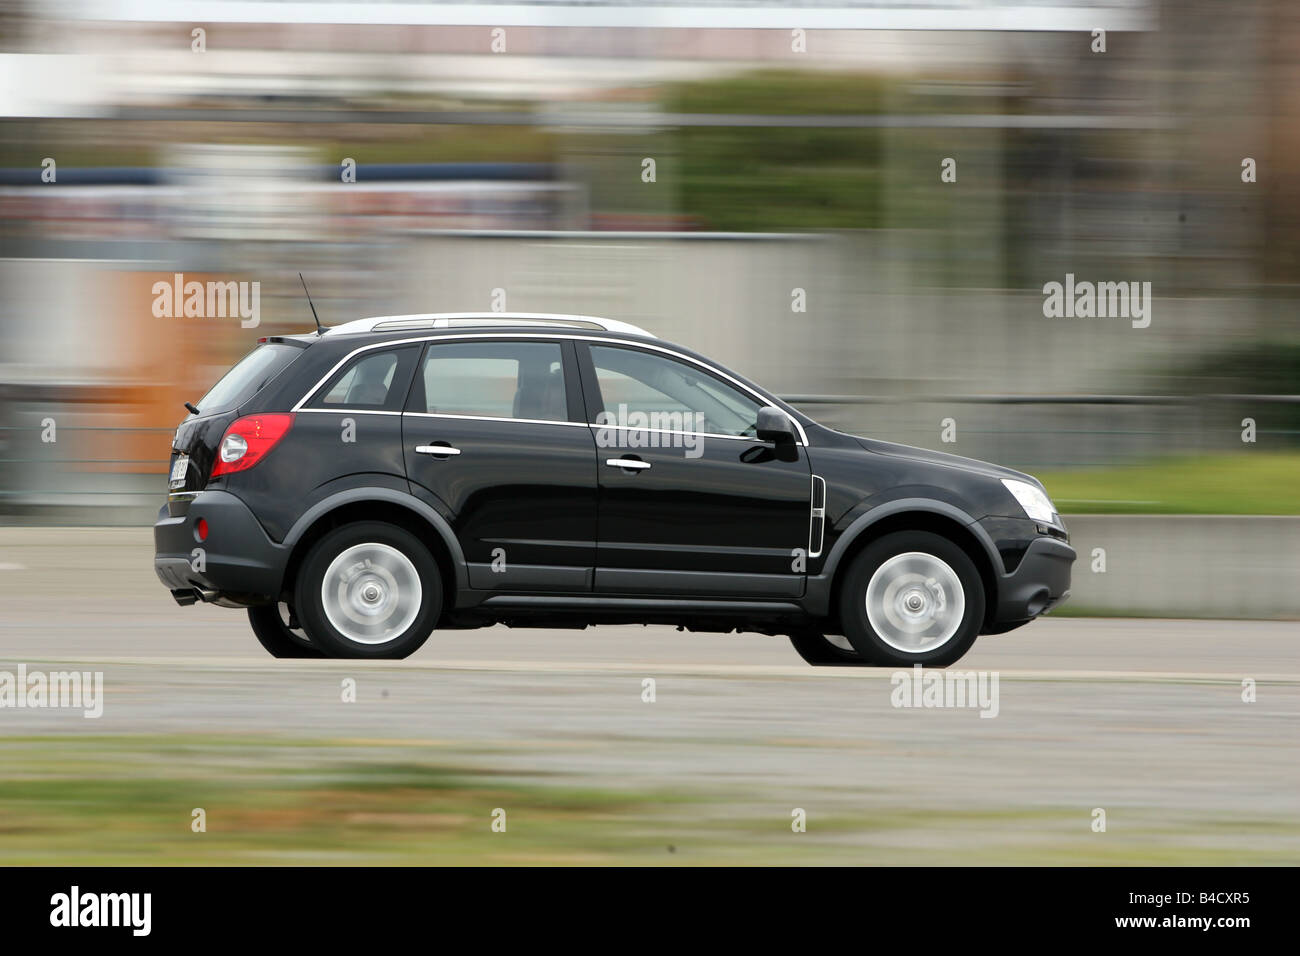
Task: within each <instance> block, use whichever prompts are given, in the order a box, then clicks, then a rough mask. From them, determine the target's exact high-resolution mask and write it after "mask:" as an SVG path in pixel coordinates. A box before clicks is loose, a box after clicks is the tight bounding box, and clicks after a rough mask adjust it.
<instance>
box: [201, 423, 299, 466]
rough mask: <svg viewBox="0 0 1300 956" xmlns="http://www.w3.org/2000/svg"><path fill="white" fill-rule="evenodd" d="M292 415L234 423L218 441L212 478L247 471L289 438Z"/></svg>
mask: <svg viewBox="0 0 1300 956" xmlns="http://www.w3.org/2000/svg"><path fill="white" fill-rule="evenodd" d="M292 427H293V415H292V414H287V415H286V414H280V413H274V414H269V415H248V416H245V417H244V418H240V419H238V420H237V421H235V422H234V423H233V424H232V425H231V426H230V427H229V428H227V429H226V433H225V435H223V436H222V437H221V445H220V446H219V447H218V448H217V462H216V464H215V465H213V466H212V475H211V477H213V478H216V477H217V476H218V475H229V474H232V473H233V472H236V471H247V470H248V469H249V468H252V467H253V466H254V465H256V464H257V463H258V462H259V461H261V460H262V459H263V458H265V457H266V456H267V454H268V453H269V452H270V451H271V449H272V448H274V447H275V446H276V444H277V443H278V442H279V441H280V439H281V438H283V437H284V436H285V435H287V434H289V429H290V428H292Z"/></svg>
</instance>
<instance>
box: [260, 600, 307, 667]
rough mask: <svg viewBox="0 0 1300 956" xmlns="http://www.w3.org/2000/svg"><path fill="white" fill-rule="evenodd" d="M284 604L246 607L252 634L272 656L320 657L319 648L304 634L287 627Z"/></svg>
mask: <svg viewBox="0 0 1300 956" xmlns="http://www.w3.org/2000/svg"><path fill="white" fill-rule="evenodd" d="M287 609H288V608H287V606H286V605H284V604H282V603H281V604H263V605H259V606H258V607H250V608H249V609H248V623H249V624H251V625H252V626H253V634H254V635H255V636H256V637H257V640H258V643H260V644H261V645H262V646H263V647H264V648H266V650H267V652H268V653H269V654H270V655H271V656H272V657H283V658H291V657H322V656H323V655H322V654H321V650H320V648H319V647H316V646H315V645H314V644H312V643H311V641H309V640H307V636H306V634H303V633H301V632H299V631H295V630H294V629H293V628H291V627H289V622H288V620H287V619H286V614H285V612H286V611H287Z"/></svg>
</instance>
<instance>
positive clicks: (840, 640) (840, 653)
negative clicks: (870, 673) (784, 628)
mask: <svg viewBox="0 0 1300 956" xmlns="http://www.w3.org/2000/svg"><path fill="white" fill-rule="evenodd" d="M790 643H791V644H793V645H794V649H795V650H796V651H797V652H798V653H799V656H800V657H802V658H803V659H804V660H805V661H807V662H808V663H809V664H812V665H813V666H814V667H864V666H866V665H867V663H868V662H867V661H864V660H863V659H862V655H861V654H859V653H858V652H857V651H855V650H854V649H853V645H852V644H850V643H849V640H848V638H846V637H844V636H843V635H841V634H822V633H821V632H820V631H797V632H795V633H794V634H791V635H790Z"/></svg>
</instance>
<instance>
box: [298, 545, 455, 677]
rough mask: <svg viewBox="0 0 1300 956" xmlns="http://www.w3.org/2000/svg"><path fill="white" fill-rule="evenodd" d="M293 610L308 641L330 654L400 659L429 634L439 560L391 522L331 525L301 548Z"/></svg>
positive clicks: (438, 590) (438, 607)
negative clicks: (304, 554) (306, 550)
mask: <svg viewBox="0 0 1300 956" xmlns="http://www.w3.org/2000/svg"><path fill="white" fill-rule="evenodd" d="M296 600H297V603H296V609H297V612H298V618H299V620H300V621H301V622H302V625H303V629H304V630H305V631H306V632H307V636H308V637H309V638H310V639H311V642H312V643H313V644H316V645H318V646H320V648H321V649H322V650H323V651H324V652H325V653H326V655H328V656H330V657H359V658H401V657H406V656H407V655H408V654H411V653H412V652H413V651H415V650H416V649H417V648H418V647H419V646H420V645H421V644H423V643H424V642H425V640H427V639H428V637H429V634H430V632H431V631H432V630H433V626H434V624H435V623H437V620H438V615H439V614H440V613H441V611H442V579H441V577H440V576H439V574H438V566H437V564H436V563H435V562H434V559H433V556H432V555H431V554H430V553H429V549H428V548H426V547H425V546H424V545H423V544H422V543H421V542H420V540H419V539H418V538H417V537H415V535H413V534H411V533H410V532H409V531H406V530H405V529H403V528H399V527H397V526H396V525H391V524H387V523H385V522H379V521H358V522H356V523H354V524H349V525H344V526H343V527H341V528H336V529H334V530H333V531H331V532H329V533H328V534H326V535H325V536H324V537H323V538H321V539H320V541H318V542H317V543H316V544H315V545H314V546H313V547H312V549H311V551H310V552H309V553H308V554H307V557H306V559H305V560H304V561H303V564H302V568H301V570H300V572H299V574H298V582H297V595H296Z"/></svg>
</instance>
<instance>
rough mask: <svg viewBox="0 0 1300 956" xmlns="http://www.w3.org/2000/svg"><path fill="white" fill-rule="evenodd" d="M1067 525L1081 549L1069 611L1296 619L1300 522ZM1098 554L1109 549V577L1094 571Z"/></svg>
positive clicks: (1092, 520)
mask: <svg viewBox="0 0 1300 956" xmlns="http://www.w3.org/2000/svg"><path fill="white" fill-rule="evenodd" d="M1065 523H1066V525H1067V527H1069V529H1070V543H1071V544H1073V545H1074V547H1075V548H1076V549H1077V550H1078V552H1079V560H1078V561H1077V562H1075V565H1074V580H1073V594H1072V596H1071V598H1070V601H1069V604H1068V605H1067V607H1069V608H1070V609H1071V610H1072V611H1080V612H1089V613H1109V614H1115V615H1130V614H1138V615H1153V616H1160V617H1224V618H1300V517H1294V516H1288V517H1278V516H1273V515H1262V516H1236V515H1080V516H1076V517H1073V518H1070V517H1067V518H1066V519H1065ZM1094 548H1102V549H1104V550H1105V560H1106V565H1105V566H1106V570H1105V573H1098V572H1094V571H1093V570H1092V569H1091V566H1092V563H1093V561H1094V558H1093V554H1092V552H1093V549H1094ZM1297 637H1300V628H1298V629H1297Z"/></svg>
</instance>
